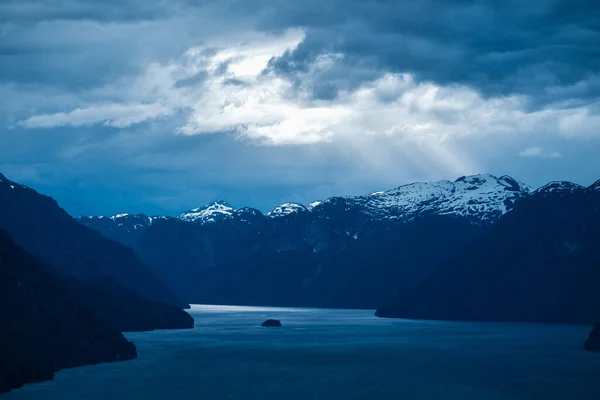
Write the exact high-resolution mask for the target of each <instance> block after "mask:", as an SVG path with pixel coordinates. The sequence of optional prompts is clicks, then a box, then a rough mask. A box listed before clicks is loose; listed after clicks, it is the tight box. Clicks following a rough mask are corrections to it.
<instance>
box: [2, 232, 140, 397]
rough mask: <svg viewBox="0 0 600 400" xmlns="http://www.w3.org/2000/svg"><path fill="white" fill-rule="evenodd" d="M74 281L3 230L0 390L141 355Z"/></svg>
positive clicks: (8, 389)
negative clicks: (89, 302) (83, 297)
mask: <svg viewBox="0 0 600 400" xmlns="http://www.w3.org/2000/svg"><path fill="white" fill-rule="evenodd" d="M71 286H72V283H66V282H65V281H64V280H63V278H62V277H60V276H59V275H58V274H56V272H54V271H53V270H52V268H51V267H49V266H47V265H44V264H43V263H41V262H40V261H38V260H36V259H35V258H33V257H31V256H30V255H28V254H27V253H26V252H25V251H24V250H23V249H22V248H20V247H19V246H17V245H16V244H15V243H14V242H13V241H12V239H11V238H10V236H9V235H8V234H7V233H6V232H5V231H3V230H0V304H2V312H0V393H2V392H7V391H10V390H11V389H15V388H18V387H21V386H22V385H23V384H26V383H31V382H38V381H42V380H48V379H52V377H53V375H54V372H56V371H58V370H60V369H63V368H70V367H75V366H79V365H86V364H97V363H100V362H108V361H118V360H128V359H132V358H135V357H137V352H136V348H135V346H134V345H133V343H131V342H129V341H127V340H126V339H125V338H124V337H123V335H122V334H121V333H120V332H119V330H118V329H116V328H114V327H112V326H111V325H110V324H108V323H107V322H106V321H104V320H102V319H101V318H99V317H97V316H96V315H95V314H94V313H93V312H91V311H90V310H89V309H88V308H86V307H85V306H84V305H82V304H81V303H80V302H79V300H78V298H77V296H76V295H74V293H73V292H72V290H71Z"/></svg>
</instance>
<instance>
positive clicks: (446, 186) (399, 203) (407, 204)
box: [325, 174, 531, 222]
mask: <svg viewBox="0 0 600 400" xmlns="http://www.w3.org/2000/svg"><path fill="white" fill-rule="evenodd" d="M530 192H531V188H530V187H529V186H527V185H525V184H523V183H521V182H518V181H516V180H515V179H513V178H511V177H509V176H501V177H500V178H497V177H495V176H493V175H489V174H482V175H472V176H463V177H460V178H458V179H457V180H456V181H454V182H451V181H437V182H416V183H411V184H407V185H403V186H399V187H397V188H395V189H392V190H388V191H386V192H374V193H372V194H370V195H364V196H355V197H346V198H345V202H344V207H345V210H349V209H350V208H353V209H357V210H360V212H361V213H362V214H364V215H365V216H368V217H370V218H371V219H378V218H379V219H403V220H409V219H410V218H414V217H415V216H419V215H454V216H460V217H468V218H471V219H473V220H474V221H475V222H486V221H492V220H495V219H497V218H498V217H500V216H501V215H503V214H505V213H506V212H507V211H509V210H510V209H512V205H513V204H514V203H515V202H516V201H517V200H519V199H520V198H523V197H526V196H527V195H528V194H529V193H530ZM331 200H332V199H329V200H326V201H325V203H327V202H329V201H331ZM336 201H337V203H340V202H339V199H336Z"/></svg>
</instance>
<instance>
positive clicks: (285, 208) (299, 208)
mask: <svg viewBox="0 0 600 400" xmlns="http://www.w3.org/2000/svg"><path fill="white" fill-rule="evenodd" d="M307 211H309V209H308V208H306V207H305V206H303V205H302V204H299V203H283V204H280V205H278V206H277V207H275V208H274V209H273V211H271V212H269V213H267V216H268V217H272V218H273V217H283V216H286V215H290V214H299V213H302V212H307Z"/></svg>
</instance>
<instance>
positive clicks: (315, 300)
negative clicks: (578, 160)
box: [0, 174, 600, 398]
mask: <svg viewBox="0 0 600 400" xmlns="http://www.w3.org/2000/svg"><path fill="white" fill-rule="evenodd" d="M0 179H1V181H0V206H1V208H0V210H1V211H0V229H2V230H3V233H2V246H3V247H2V257H3V259H2V263H1V264H0V265H1V266H2V271H1V272H2V273H3V280H2V285H3V290H2V296H3V298H2V300H3V304H5V305H7V308H8V309H9V310H10V312H9V313H6V314H3V319H2V321H1V322H2V329H1V330H2V333H1V334H2V342H3V343H6V344H7V345H6V346H5V345H3V346H2V349H1V350H2V355H3V357H2V359H3V363H2V371H1V372H2V379H1V380H0V383H1V386H0V389H2V390H3V391H7V390H10V389H12V388H18V387H20V386H22V385H23V384H26V383H32V382H37V381H42V380H46V379H51V378H52V377H53V375H54V373H55V372H57V371H59V370H62V369H64V368H69V367H74V366H80V365H85V364H97V363H101V362H107V361H125V360H131V359H134V358H136V357H142V358H143V357H144V356H145V355H144V351H147V354H148V356H149V357H150V358H149V360H148V361H142V362H155V361H154V360H155V358H153V357H157V356H159V355H160V354H161V353H160V352H158V353H157V352H156V350H153V347H152V346H150V347H148V344H149V343H156V342H155V341H156V340H159V341H160V339H158V338H160V337H161V336H160V334H158V335H159V336H156V335H157V334H154V335H152V334H144V333H140V334H139V335H143V336H136V335H138V334H135V335H133V334H131V333H126V336H125V337H124V336H123V335H122V334H121V332H134V331H152V330H156V329H189V328H192V327H193V326H194V325H195V326H196V328H195V329H194V330H193V331H194V332H197V333H196V334H194V336H192V337H196V336H195V335H197V334H200V332H203V333H202V335H208V337H223V338H225V337H227V335H228V334H227V333H226V332H229V330H230V329H235V330H241V331H240V332H245V333H244V335H247V334H249V335H252V337H254V338H255V339H256V340H263V339H259V337H260V336H259V337H255V335H256V334H257V333H258V332H254V329H256V328H255V327H256V326H259V324H260V322H261V321H260V320H261V319H267V317H269V316H271V315H273V316H278V315H281V314H282V315H284V317H285V316H287V317H286V318H287V320H284V321H283V328H281V329H283V331H282V332H287V330H286V329H292V331H293V332H296V329H299V331H297V333H294V334H299V333H300V332H305V329H306V328H307V327H309V326H312V325H311V324H313V323H317V325H315V326H313V328H314V329H318V326H320V325H319V324H320V323H322V322H319V320H318V319H317V320H312V319H311V318H317V317H315V316H321V317H319V318H340V316H341V315H346V314H343V312H341V311H340V313H342V314H339V315H338V314H336V313H337V312H335V311H327V310H328V309H329V310H331V309H365V310H366V311H364V312H362V314H352V317H351V318H350V319H349V320H348V321H347V324H348V325H347V328H348V329H349V331H348V332H338V333H337V335H341V336H340V337H342V338H347V340H348V343H353V342H352V341H353V340H355V339H352V337H354V336H352V335H354V334H355V333H353V332H354V331H353V329H354V328H355V325H354V324H356V323H358V324H359V326H361V327H362V328H360V329H367V328H366V327H367V326H368V329H367V331H366V332H370V334H371V335H374V338H373V340H374V341H373V342H372V343H371V342H369V343H370V344H369V346H371V345H373V346H380V345H384V344H383V343H384V342H385V343H387V342H386V341H384V342H378V340H379V339H377V337H378V335H379V334H378V333H377V332H378V330H379V329H384V328H382V327H380V328H378V326H379V324H380V322H377V321H383V320H386V319H387V318H409V319H417V320H438V321H450V320H455V321H465V322H468V321H469V322H470V323H472V322H480V321H500V322H521V323H531V322H544V323H574V324H583V326H582V328H580V329H579V330H572V331H570V332H571V333H570V334H568V335H565V336H564V337H563V339H560V337H561V336H560V335H559V336H552V335H554V333H552V332H557V333H558V332H563V333H561V335H562V334H564V333H565V331H562V330H561V328H558V327H557V326H553V325H548V330H549V331H548V332H547V333H542V331H541V330H538V328H532V329H533V330H525V331H520V330H519V328H518V327H517V325H515V326H514V327H508V326H506V327H503V326H498V327H497V328H496V329H501V330H502V329H508V331H510V332H512V333H511V335H516V336H515V338H517V337H519V335H520V334H527V335H530V334H533V332H534V331H535V332H537V333H535V335H546V334H548V335H550V336H548V340H549V341H550V342H554V345H553V346H558V345H557V344H556V343H558V342H557V341H560V340H565V339H564V338H567V337H568V338H569V339H568V340H569V343H568V344H567V343H563V345H568V346H571V347H570V349H571V350H568V352H583V351H584V349H586V350H590V351H596V350H598V346H597V344H596V343H597V340H596V337H597V329H596V330H594V331H592V332H591V333H590V334H589V337H587V335H586V333H583V332H586V331H589V327H591V326H592V324H593V322H594V321H595V320H596V318H597V317H598V312H599V309H600V307H599V304H600V297H598V293H597V290H596V288H597V287H598V285H600V272H599V271H600V265H599V264H598V260H597V257H595V253H596V249H597V248H598V244H599V243H600V235H599V232H600V230H599V229H600V220H599V219H598V218H599V212H600V197H599V196H600V189H599V188H600V183H598V182H596V183H595V184H593V185H591V186H589V187H583V186H579V185H575V184H572V183H569V182H552V183H549V184H548V185H545V186H542V187H540V188H538V189H533V188H531V187H529V186H527V185H525V184H523V183H520V182H519V181H517V180H515V179H513V178H511V177H508V176H501V177H495V176H493V175H489V174H484V175H473V176H465V177H461V178H458V179H457V180H456V181H453V182H451V181H439V182H431V183H425V182H423V183H414V184H409V185H404V186H400V187H397V188H395V189H392V190H388V191H384V192H376V193H372V194H369V195H363V196H351V197H331V198H327V199H324V200H322V201H314V202H312V203H311V204H309V205H307V206H304V205H301V204H297V203H285V204H282V205H279V206H277V207H275V208H274V209H273V211H271V212H268V213H266V214H263V213H262V212H260V211H259V210H257V209H251V208H241V209H235V208H233V207H232V206H231V205H229V204H228V203H226V202H225V201H222V200H219V201H216V202H214V203H210V204H208V205H206V206H203V207H200V208H195V209H191V210H190V211H186V212H183V213H181V214H179V215H178V216H175V217H170V216H152V217H148V216H146V215H142V214H127V213H120V214H116V215H113V216H106V217H104V216H98V217H77V218H76V219H73V218H72V217H71V216H69V215H68V214H67V213H66V212H65V211H64V210H62V209H61V208H60V207H59V206H58V204H57V203H56V202H55V201H54V200H53V199H51V198H50V197H47V196H44V195H42V194H40V193H38V192H36V191H35V190H33V189H31V188H29V187H26V186H23V185H21V184H19V183H17V182H14V181H11V180H9V179H8V178H7V177H5V176H4V175H2V176H1V177H0ZM195 303H202V304H223V305H232V307H231V308H230V309H231V311H228V310H229V309H228V308H227V307H226V306H223V307H221V308H215V309H214V311H210V312H209V314H205V312H204V311H203V310H208V309H205V308H195V309H194V308H192V311H193V312H191V315H192V316H193V317H194V318H192V316H190V314H189V313H188V312H186V311H184V310H183V309H184V308H188V307H189V306H188V304H195ZM233 305H236V306H263V307H264V306H279V307H282V306H283V307H302V308H296V309H294V310H296V311H294V312H292V313H291V314H289V310H288V309H287V308H283V309H278V308H260V307H259V308H255V309H253V308H249V309H247V310H243V311H242V312H241V314H240V313H236V312H237V311H235V310H238V309H239V307H237V308H236V307H233ZM375 309H377V311H376V312H375V315H376V316H378V317H385V318H384V319H377V318H376V317H375V316H374V315H373V311H372V310H375ZM286 310H288V311H286ZM318 310H323V311H318ZM215 312H216V314H215ZM311 315H312V317H310V316H311ZM348 315H349V314H348ZM217 316H218V319H214V318H217ZM250 316H251V317H252V318H255V319H256V321H254V320H250V319H248V318H249V317H250ZM213 317H214V318H213ZM365 317H367V318H368V319H366V320H365V319H364V318H365ZM230 318H241V319H239V320H238V319H230ZM356 318H359V319H356ZM194 320H195V322H194ZM217 321H218V322H217ZM228 321H230V322H228ZM303 321H304V322H303ZM310 321H313V322H310ZM207 323H208V324H212V325H215V326H205V324H207ZM230 323H231V324H233V325H232V328H228V324H230ZM440 323H441V324H442V325H439V326H438V327H437V328H435V329H436V332H437V333H436V335H440V337H444V335H446V333H444V332H445V329H450V328H451V327H452V326H453V325H448V324H450V323H448V322H445V323H444V322H440ZM240 324H241V325H240ZM288 324H291V327H288V326H287V325H288ZM364 324H367V325H364ZM422 328H423V329H425V326H423V327H422ZM262 329H268V328H262ZM277 329H279V328H277ZM386 329H392V330H391V331H389V332H388V331H386ZM398 329H399V330H398ZM406 329H408V331H407V330H406ZM419 329H421V328H419ZM452 329H458V332H462V330H463V329H465V331H464V333H462V334H460V333H459V336H457V338H455V339H452V340H458V337H460V335H463V334H464V335H468V330H469V329H474V328H473V326H472V325H456V326H455V327H454V328H452ZM477 329H479V328H477ZM540 329H542V328H541V327H540ZM384 331H385V332H388V333H386V335H387V334H393V335H403V334H406V335H409V336H410V335H411V333H410V327H409V325H405V324H403V323H401V324H400V325H393V327H389V328H385V329H384ZM508 331H507V332H508ZM176 332H177V331H176ZM324 332H327V331H324ZM392 332H394V333H392ZM519 332H522V333H519ZM575 332H579V333H577V334H576V337H575V336H573V335H574V333H575ZM307 334H308V336H306V337H304V336H302V338H298V340H300V342H303V341H305V340H309V338H310V337H311V334H310V333H307ZM315 334H316V335H317V336H318V335H319V334H317V333H315ZM357 334H358V333H357ZM148 335H151V336H148ZM211 335H212V336H211ZM215 335H216V336H215ZM222 335H225V336H222ZM177 337H179V334H175V336H172V339H169V340H172V341H174V342H173V343H177V342H179V339H177ZM586 337H587V340H586ZM129 338H133V339H134V342H135V343H137V342H138V340H141V342H142V343H147V344H145V345H144V349H143V350H142V351H139V350H138V349H136V346H135V345H134V344H133V343H132V342H131V341H128V339H129ZM153 338H154V339H153ZM255 339H252V340H255ZM267 339H268V338H264V340H267ZM146 340H150V342H146ZM189 340H197V339H191V338H190V337H188V338H187V339H185V340H184V339H182V341H181V342H180V344H179V345H176V346H175V347H172V348H170V349H171V350H165V351H183V352H186V351H187V350H186V349H185V346H186V343H187V346H192V347H194V346H196V344H193V342H189ZM240 340H241V342H240V346H244V343H247V344H250V343H253V342H252V341H251V342H247V340H248V338H244V339H242V338H240ZM276 340H280V339H276ZM318 340H327V339H326V338H325V337H323V338H321V339H318ZM343 340H346V339H343ZM386 340H388V339H386ZM411 340H412V339H411ZM515 340H516V339H515ZM521 340H530V339H526V338H525V337H522V338H521ZM584 342H585V344H584ZM207 343H208V342H207ZM210 343H213V342H210ZM307 343H308V342H307ZM310 343H312V342H310ZM8 344H9V345H8ZM206 345H207V344H202V345H201V348H202V349H203V350H202V351H206V352H208V354H212V353H211V352H213V351H216V350H215V349H213V348H212V347H210V346H212V344H211V345H210V346H209V347H208V348H207V347H206ZM307 345H308V344H307ZM313 345H314V344H312V345H310V346H313ZM413 345H416V344H415V343H413V344H410V346H413ZM422 345H423V344H420V345H418V346H422ZM489 345H491V344H489ZM507 345H508V344H507ZM178 346H183V347H178ZM352 346H354V345H352ZM352 346H350V347H348V348H346V349H345V350H344V351H347V352H349V353H348V354H350V353H352V351H353V350H352V349H353V347H352ZM356 346H358V347H357V348H361V347H360V345H358V344H356ZM385 346H389V344H387V345H385ZM403 346H404V345H401V346H400V349H402V348H403V349H404V350H402V351H405V350H406V348H404V347H403ZM461 346H464V344H461ZM194 348H195V347H194ZM390 349H393V347H390ZM398 350H399V349H398ZM199 351H200V350H199ZM232 351H234V350H233V349H229V350H226V353H218V354H217V353H215V357H225V358H226V359H228V360H231V362H234V361H235V360H234V359H233V358H231V354H232V353H230V352H232ZM269 351H273V349H271V350H269ZM311 351H317V353H315V362H317V360H318V359H319V357H323V356H325V355H324V354H322V353H320V352H319V351H320V350H317V349H313V350H311ZM390 351H392V350H390ZM394 351H395V350H394ZM562 351H567V350H565V349H563V350H562ZM392 352H393V351H392ZM483 353H485V352H482V354H483ZM227 354H229V355H227ZM173 356H174V354H173ZM523 356H525V355H523ZM176 359H177V360H180V359H187V357H186V356H176ZM597 359H598V357H595V358H594V359H593V360H597ZM277 360H279V359H278V358H274V359H271V361H267V360H265V362H267V363H269V362H276V363H280V362H281V360H279V361H277ZM590 360H591V359H590ZM172 362H173V364H172V366H171V367H170V368H173V369H174V370H175V371H177V370H178V368H183V365H179V364H177V363H176V362H175V361H172ZM235 362H239V360H238V361H235ZM540 362H543V361H542V360H540ZM594 362H595V361H591V363H592V365H593V364H594ZM135 365H136V364H133V365H132V366H131V367H127V368H132V371H133V370H135V368H137V367H135ZM227 365H229V364H227ZM582 365H585V367H584V369H583V370H582V371H581V373H582V374H584V375H585V374H587V371H588V370H587V368H590V365H589V364H588V361H585V362H584V364H582ZM99 368H100V367H99ZM103 368H109V369H110V368H113V367H103ZM127 368H126V370H127ZM227 368H230V367H227ZM94 371H95V370H94ZM97 371H102V369H98V370H97ZM340 373H341V372H340ZM465 373H466V372H465ZM61 374H62V373H61ZM101 376H102V375H99V376H98V378H94V377H93V375H92V376H90V378H89V379H92V382H93V380H94V379H100V377H101ZM190 378H191V377H190ZM153 379H155V378H153ZM457 379H464V377H457ZM386 385H387V384H386ZM386 387H387V386H386ZM393 388H395V386H394V385H390V386H389V389H390V390H392V389H393ZM62 390H63V394H64V390H65V389H62ZM131 390H134V389H133V388H132V389H131ZM135 390H136V391H137V390H139V389H135ZM210 390H213V389H210ZM232 390H235V389H232ZM395 390H397V389H393V390H392V392H394V391H395ZM540 390H545V386H542V387H540ZM562 390H567V391H568V390H570V389H568V385H567V386H566V387H565V388H564V389H562ZM590 390H592V389H590V388H588V387H586V391H590ZM24 393H30V394H31V395H34V396H35V395H36V393H38V392H36V391H35V390H34V392H29V391H25V392H24ZM43 393H44V392H39V394H40V395H42V394H43ZM74 393H75V392H74ZM80 393H81V392H80ZM192 393H196V392H195V391H193V390H192V391H189V392H185V393H183V394H182V396H181V398H187V397H186V396H187V395H188V394H189V395H191V394H192ZM390 393H391V392H390ZM390 393H388V395H391V394H390ZM557 393H558V392H557ZM561 393H563V394H564V393H565V392H561ZM586 393H587V392H586ZM215 396H216V398H220V397H219V396H218V395H215ZM40 398H44V397H40ZM583 398H585V397H583Z"/></svg>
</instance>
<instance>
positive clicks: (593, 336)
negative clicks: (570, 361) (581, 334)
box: [583, 321, 600, 352]
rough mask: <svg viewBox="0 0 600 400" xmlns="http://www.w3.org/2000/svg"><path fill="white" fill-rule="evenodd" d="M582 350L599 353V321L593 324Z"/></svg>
mask: <svg viewBox="0 0 600 400" xmlns="http://www.w3.org/2000/svg"><path fill="white" fill-rule="evenodd" d="M583 348H584V349H586V350H587V351H597V352H600V321H599V322H596V323H595V324H594V327H593V328H592V331H591V332H590V336H588V338H587V340H586V341H585V343H584V345H583Z"/></svg>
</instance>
